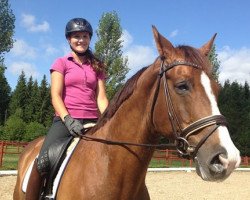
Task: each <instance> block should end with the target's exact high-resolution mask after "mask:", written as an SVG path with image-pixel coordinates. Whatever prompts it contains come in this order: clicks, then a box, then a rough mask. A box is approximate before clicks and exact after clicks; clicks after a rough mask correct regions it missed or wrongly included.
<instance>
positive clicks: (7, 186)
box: [0, 172, 250, 200]
mask: <svg viewBox="0 0 250 200" xmlns="http://www.w3.org/2000/svg"><path fill="white" fill-rule="evenodd" d="M15 180H16V176H3V177H0V200H11V199H12V193H13V188H14V184H15ZM146 183H147V186H148V190H149V193H150V196H151V199H152V200H167V199H171V200H172V199H173V200H198V199H199V200H215V199H216V200H238V199H239V200H243V199H250V172H234V173H233V174H232V175H231V176H230V177H229V178H228V179H227V180H225V181H224V182H222V183H211V182H205V181H202V180H201V178H199V177H198V176H197V175H196V174H195V172H149V173H148V175H147V179H146Z"/></svg>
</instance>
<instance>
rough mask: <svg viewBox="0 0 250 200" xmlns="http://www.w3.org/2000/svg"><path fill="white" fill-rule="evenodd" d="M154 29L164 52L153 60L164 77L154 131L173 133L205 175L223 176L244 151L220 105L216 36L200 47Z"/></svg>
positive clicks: (156, 101) (155, 103)
mask: <svg viewBox="0 0 250 200" xmlns="http://www.w3.org/2000/svg"><path fill="white" fill-rule="evenodd" d="M153 33H154V38H155V42H156V45H157V49H158V52H159V55H160V56H159V59H157V60H156V61H155V63H154V70H156V71H158V72H159V77H160V78H159V82H158V85H157V86H156V87H155V88H156V89H155V95H154V98H153V106H152V119H153V124H154V127H155V132H157V133H160V134H162V135H164V136H167V137H169V133H172V137H173V138H174V139H175V141H176V145H177V149H178V150H179V152H180V153H181V154H182V155H183V156H186V157H188V158H193V159H194V160H195V162H196V166H197V167H196V169H197V173H198V174H199V175H200V176H201V177H202V178H203V179H204V180H209V181H216V180H224V179H225V178H227V177H228V176H229V175H230V174H231V172H232V171H233V170H234V169H235V168H237V167H238V166H239V164H240V154H239V151H238V149H237V148H236V147H235V146H234V144H233V142H232V140H231V138H230V136H229V132H228V129H227V127H226V120H225V118H224V117H223V116H222V115H221V113H220V111H219V108H218V105H217V95H218V88H219V87H218V84H217V83H216V81H214V80H213V79H212V66H211V64H210V62H209V59H208V55H209V52H210V50H211V48H212V46H213V41H214V39H215V36H216V35H214V36H213V38H212V39H211V40H210V41H208V42H207V43H206V44H205V45H203V46H202V47H201V48H199V49H196V48H193V47H189V46H178V47H174V46H173V45H172V44H171V43H170V42H169V41H168V40H167V39H166V38H164V37H163V36H162V35H161V34H160V33H159V32H158V31H157V29H156V28H155V27H153ZM169 123H171V125H172V126H171V130H170V128H169Z"/></svg>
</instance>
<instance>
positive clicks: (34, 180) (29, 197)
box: [25, 159, 42, 200]
mask: <svg viewBox="0 0 250 200" xmlns="http://www.w3.org/2000/svg"><path fill="white" fill-rule="evenodd" d="M41 186H42V176H41V175H40V173H39V172H38V170H37V159H36V160H35V161H34V165H33V168H32V171H31V174H30V179H29V182H28V186H27V191H26V197H25V199H26V200H38V199H39V196H40V190H41Z"/></svg>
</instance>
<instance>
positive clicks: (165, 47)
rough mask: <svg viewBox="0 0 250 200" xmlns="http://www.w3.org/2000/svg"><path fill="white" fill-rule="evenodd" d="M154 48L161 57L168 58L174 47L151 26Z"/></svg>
mask: <svg viewBox="0 0 250 200" xmlns="http://www.w3.org/2000/svg"><path fill="white" fill-rule="evenodd" d="M152 30H153V34H154V38H155V43H156V47H157V49H158V52H159V55H160V56H161V57H166V58H167V57H169V56H170V55H171V52H173V51H174V47H173V45H172V44H171V42H169V41H168V40H167V39H166V38H165V37H163V36H162V35H161V34H160V33H159V32H158V30H157V29H156V27H155V26H152Z"/></svg>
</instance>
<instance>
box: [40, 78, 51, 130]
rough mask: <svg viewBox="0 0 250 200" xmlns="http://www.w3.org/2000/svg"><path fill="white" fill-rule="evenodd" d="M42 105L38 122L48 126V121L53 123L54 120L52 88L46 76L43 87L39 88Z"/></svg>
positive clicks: (42, 82)
mask: <svg viewBox="0 0 250 200" xmlns="http://www.w3.org/2000/svg"><path fill="white" fill-rule="evenodd" d="M39 96H40V105H39V108H40V110H39V118H38V122H39V123H41V124H43V125H45V126H46V125H48V121H49V122H50V123H51V118H52V115H51V113H52V110H53V109H52V106H51V100H50V88H49V86H48V82H47V79H46V76H45V75H44V76H43V79H42V81H41V85H40V87H39Z"/></svg>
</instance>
